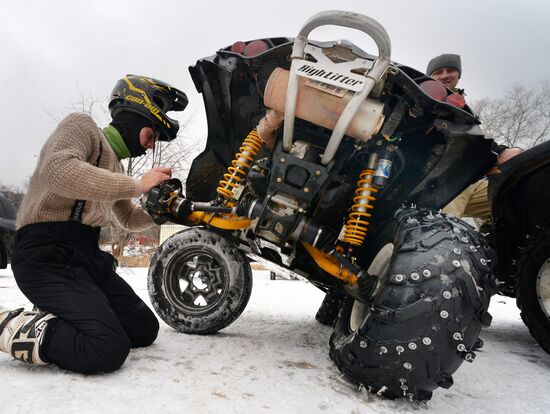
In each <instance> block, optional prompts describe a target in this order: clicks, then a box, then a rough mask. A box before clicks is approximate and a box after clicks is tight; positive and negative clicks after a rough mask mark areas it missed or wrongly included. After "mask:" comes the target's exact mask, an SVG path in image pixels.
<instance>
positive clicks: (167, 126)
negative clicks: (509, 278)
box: [109, 75, 189, 141]
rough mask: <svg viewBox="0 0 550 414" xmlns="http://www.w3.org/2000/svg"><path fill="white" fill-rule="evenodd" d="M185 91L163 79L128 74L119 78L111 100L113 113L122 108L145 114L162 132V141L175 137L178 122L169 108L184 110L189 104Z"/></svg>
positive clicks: (156, 128) (155, 127)
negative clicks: (169, 115)
mask: <svg viewBox="0 0 550 414" xmlns="http://www.w3.org/2000/svg"><path fill="white" fill-rule="evenodd" d="M188 102H189V101H188V100H187V96H186V95H185V93H183V92H182V91H180V90H179V89H176V88H174V87H173V86H170V85H168V84H167V83H164V82H162V81H159V80H156V79H152V78H148V77H145V76H138V75H126V77H125V78H123V79H121V80H119V81H118V82H117V83H116V85H115V88H114V89H113V92H112V93H111V100H110V102H109V110H110V111H111V116H112V117H114V116H115V115H116V114H117V113H118V112H120V111H132V112H136V113H138V114H140V115H143V116H145V117H146V118H147V119H149V120H150V121H151V122H152V123H153V127H154V129H155V130H157V131H158V132H160V138H159V139H160V140H161V141H171V140H173V139H174V138H176V134H177V133H178V129H179V123H178V121H176V120H175V119H171V118H169V117H168V116H167V115H166V113H167V112H168V111H183V110H184V109H185V107H186V106H187V103H188Z"/></svg>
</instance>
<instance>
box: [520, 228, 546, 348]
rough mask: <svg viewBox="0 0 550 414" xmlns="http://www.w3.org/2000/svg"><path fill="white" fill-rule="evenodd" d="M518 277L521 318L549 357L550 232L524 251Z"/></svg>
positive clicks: (536, 239)
mask: <svg viewBox="0 0 550 414" xmlns="http://www.w3.org/2000/svg"><path fill="white" fill-rule="evenodd" d="M517 278H518V279H517V280H518V295H517V304H518V307H519V309H520V310H521V318H522V319H523V322H524V323H525V325H527V327H528V328H529V332H530V333H531V335H532V336H533V338H535V339H536V340H537V342H538V343H539V344H540V346H541V347H542V349H544V350H545V351H546V352H548V353H549V354H550V229H546V230H545V231H544V232H542V233H541V234H540V235H539V237H537V238H535V239H534V240H533V241H532V242H531V243H530V244H529V245H528V246H527V247H526V249H525V250H524V251H523V255H522V259H521V260H520V261H519V263H518V272H517Z"/></svg>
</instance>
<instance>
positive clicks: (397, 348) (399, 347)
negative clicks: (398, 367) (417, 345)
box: [395, 345, 405, 354]
mask: <svg viewBox="0 0 550 414" xmlns="http://www.w3.org/2000/svg"><path fill="white" fill-rule="evenodd" d="M395 350H396V351H397V353H398V354H400V353H401V352H404V351H405V348H403V347H402V346H401V345H399V346H396V347H395Z"/></svg>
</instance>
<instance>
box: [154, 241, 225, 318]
mask: <svg viewBox="0 0 550 414" xmlns="http://www.w3.org/2000/svg"><path fill="white" fill-rule="evenodd" d="M228 272H229V270H228V269H227V267H226V266H225V264H224V262H223V261H222V260H221V258H220V257H219V255H217V254H216V253H215V252H212V251H209V250H208V249H206V248H205V247H204V246H197V247H191V248H187V249H185V250H183V251H180V252H178V253H177V254H176V255H175V257H173V258H172V260H170V262H169V264H168V266H167V268H166V273H165V277H164V289H165V292H166V294H167V296H168V298H169V300H170V301H171V302H172V304H173V305H174V306H175V307H176V308H178V309H180V310H184V311H186V312H189V313H197V314H202V313H208V312H209V311H210V310H211V309H212V308H215V307H216V306H217V305H218V304H219V303H220V302H222V301H223V300H224V298H225V296H226V293H227V290H228V286H229V278H228V277H227V275H228V274H229V273H228Z"/></svg>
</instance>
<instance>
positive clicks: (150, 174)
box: [141, 167, 172, 193]
mask: <svg viewBox="0 0 550 414" xmlns="http://www.w3.org/2000/svg"><path fill="white" fill-rule="evenodd" d="M170 178H172V169H171V168H168V167H154V168H151V169H150V170H149V171H147V172H146V173H145V174H143V177H141V188H142V190H143V192H144V193H148V192H149V190H151V188H153V187H154V186H156V185H159V184H160V183H162V182H163V181H166V180H169V179H170Z"/></svg>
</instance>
